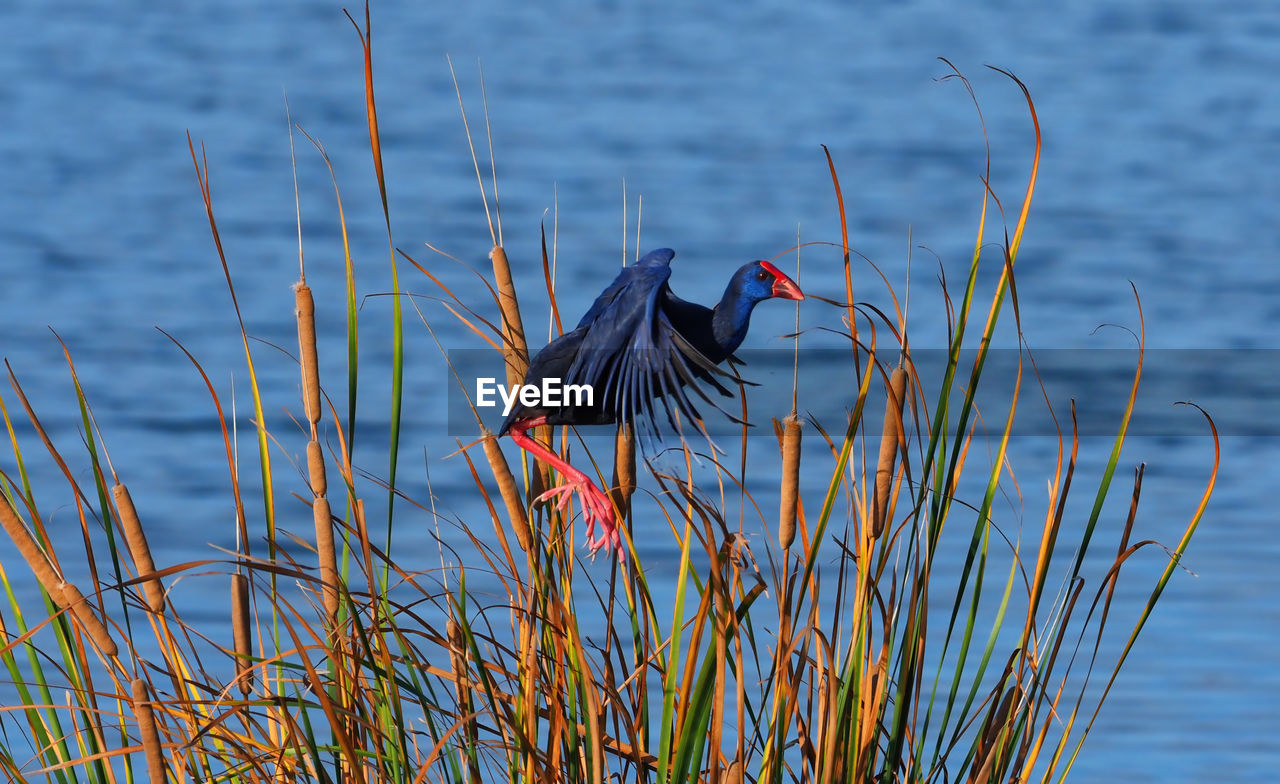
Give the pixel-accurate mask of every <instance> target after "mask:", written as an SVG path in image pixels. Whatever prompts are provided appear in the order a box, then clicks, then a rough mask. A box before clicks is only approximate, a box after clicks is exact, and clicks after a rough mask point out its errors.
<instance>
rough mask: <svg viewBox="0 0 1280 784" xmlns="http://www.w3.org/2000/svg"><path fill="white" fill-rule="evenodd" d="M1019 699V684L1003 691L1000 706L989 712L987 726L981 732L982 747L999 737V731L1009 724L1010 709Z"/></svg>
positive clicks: (1020, 688)
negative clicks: (989, 716)
mask: <svg viewBox="0 0 1280 784" xmlns="http://www.w3.org/2000/svg"><path fill="white" fill-rule="evenodd" d="M1021 699H1022V686H1021V684H1018V683H1015V684H1013V687H1012V688H1011V689H1009V690H1008V691H1006V692H1005V693H1004V699H1002V700H1000V707H999V708H997V709H996V710H995V712H994V713H992V714H991V718H990V719H989V720H988V723H987V727H986V729H985V730H984V731H983V733H982V745H983V747H984V748H990V747H991V746H992V745H994V744H995V742H996V740H998V739H999V737H1000V733H1001V732H1002V731H1003V730H1004V729H1005V727H1006V726H1007V725H1008V724H1009V718H1010V713H1011V711H1012V710H1013V709H1014V707H1015V706H1016V705H1017V704H1018V702H1019V701H1021Z"/></svg>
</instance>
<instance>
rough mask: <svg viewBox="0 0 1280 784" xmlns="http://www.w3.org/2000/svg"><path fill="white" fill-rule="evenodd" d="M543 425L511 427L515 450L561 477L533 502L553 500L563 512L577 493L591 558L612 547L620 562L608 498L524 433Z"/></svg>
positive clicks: (540, 420) (540, 421)
mask: <svg viewBox="0 0 1280 784" xmlns="http://www.w3.org/2000/svg"><path fill="white" fill-rule="evenodd" d="M546 423H547V418H546V417H545V416H541V417H536V418H534V419H529V420H524V421H521V422H516V423H515V424H513V425H512V426H511V440H512V441H515V442H516V445H517V446H519V447H520V448H521V449H523V450H525V451H526V452H528V453H529V454H531V455H533V456H534V457H536V458H537V459H539V460H541V461H542V462H544V463H546V464H547V465H550V466H551V467H552V468H555V469H556V470H557V471H559V472H560V473H561V475H563V476H564V479H565V483H564V484H563V485H561V486H559V487H553V488H552V489H550V490H548V491H547V492H545V493H543V494H542V495H540V496H538V498H537V499H536V500H538V501H546V500H550V499H553V498H554V499H556V506H557V507H559V509H560V511H562V512H563V511H564V510H565V508H566V507H567V506H568V504H569V497H570V496H571V495H573V494H574V493H577V494H578V497H579V499H580V500H581V503H582V519H583V520H584V521H586V524H587V547H589V548H590V550H591V553H592V554H593V555H594V554H595V552H596V551H597V550H599V549H600V548H601V547H604V546H605V545H606V544H611V545H613V548H614V550H616V551H617V553H618V559H619V560H621V559H622V557H623V549H622V535H621V533H619V531H618V525H617V521H616V519H615V516H614V512H613V503H612V502H611V501H610V500H609V496H607V495H605V494H604V493H603V492H601V491H600V488H598V487H596V486H595V483H593V482H592V481H591V478H590V477H588V476H587V475H586V474H584V473H582V472H581V471H579V470H578V469H576V468H574V467H573V466H571V465H569V464H568V463H567V462H565V461H564V460H561V459H560V456H559V455H557V454H556V453H555V452H552V451H551V450H550V449H547V448H546V447H545V446H543V445H542V444H540V443H538V441H537V440H536V439H533V438H530V437H529V435H528V432H527V431H528V430H529V429H530V428H535V427H539V426H540V425H545V424H546ZM597 522H598V523H600V538H599V539H595V538H593V536H594V533H595V528H596V523H597Z"/></svg>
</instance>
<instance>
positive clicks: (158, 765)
mask: <svg viewBox="0 0 1280 784" xmlns="http://www.w3.org/2000/svg"><path fill="white" fill-rule="evenodd" d="M129 686H130V690H131V691H132V692H133V715H134V718H136V719H137V720H138V734H139V735H140V736H141V738H142V751H143V753H144V754H146V756H147V776H148V778H150V779H151V782H152V784H164V777H165V765H164V752H163V750H162V749H161V746H160V732H159V730H157V729H156V714H155V710H154V709H153V708H152V707H151V695H150V694H149V693H148V689H147V682H146V681H144V680H142V679H141V678H134V679H133V682H132V683H130V684H129Z"/></svg>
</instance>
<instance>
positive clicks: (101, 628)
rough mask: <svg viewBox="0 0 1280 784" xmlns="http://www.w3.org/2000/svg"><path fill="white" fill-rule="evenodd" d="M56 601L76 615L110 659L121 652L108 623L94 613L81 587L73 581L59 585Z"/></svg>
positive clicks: (55, 596) (90, 636)
mask: <svg viewBox="0 0 1280 784" xmlns="http://www.w3.org/2000/svg"><path fill="white" fill-rule="evenodd" d="M59 597H61V601H58V599H59ZM54 601H58V604H60V605H62V607H63V608H64V609H66V610H69V611H70V612H71V614H72V615H74V616H75V619H76V620H77V621H79V622H80V625H81V626H83V627H84V630H85V631H86V632H87V633H88V634H89V638H90V639H92V640H93V641H94V642H95V643H96V644H97V645H98V647H99V648H101V649H102V653H103V655H104V656H106V657H107V658H108V659H112V658H115V656H116V654H117V653H119V652H120V651H119V649H118V648H116V641H115V640H113V639H111V633H110V632H108V631H107V627H106V625H104V624H103V623H102V621H101V620H99V618H98V616H97V615H95V614H94V612H93V608H91V607H90V606H89V602H88V601H87V600H86V599H85V598H84V594H82V593H80V589H79V588H77V587H76V586H75V585H74V584H73V583H63V584H62V585H61V586H59V587H58V592H57V594H55V595H54Z"/></svg>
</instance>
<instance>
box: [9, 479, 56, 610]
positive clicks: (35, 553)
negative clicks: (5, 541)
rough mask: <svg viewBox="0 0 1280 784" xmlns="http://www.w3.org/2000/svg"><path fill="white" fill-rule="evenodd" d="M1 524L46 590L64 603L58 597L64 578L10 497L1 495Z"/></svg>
mask: <svg viewBox="0 0 1280 784" xmlns="http://www.w3.org/2000/svg"><path fill="white" fill-rule="evenodd" d="M0 525H2V526H4V530H5V533H7V534H9V538H10V539H12V540H13V544H14V546H15V547H17V548H18V552H19V553H21V554H22V558H23V560H25V561H26V562H27V565H28V566H30V567H31V571H32V572H33V573H34V574H35V576H36V579H37V580H39V581H40V585H42V586H44V590H45V592H46V593H48V594H49V595H50V596H52V597H53V599H54V601H56V602H58V603H59V604H62V602H61V601H60V600H59V599H58V597H59V596H60V594H61V585H62V578H61V577H59V576H58V573H57V571H55V570H54V568H53V564H52V563H50V562H49V558H48V557H47V556H46V555H45V554H44V550H41V549H40V545H38V544H36V540H35V538H34V537H32V536H31V532H30V531H28V530H27V526H26V525H24V524H23V522H22V518H20V517H18V513H17V512H15V511H13V507H11V506H9V501H8V499H6V498H4V497H0ZM63 606H65V605H63Z"/></svg>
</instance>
